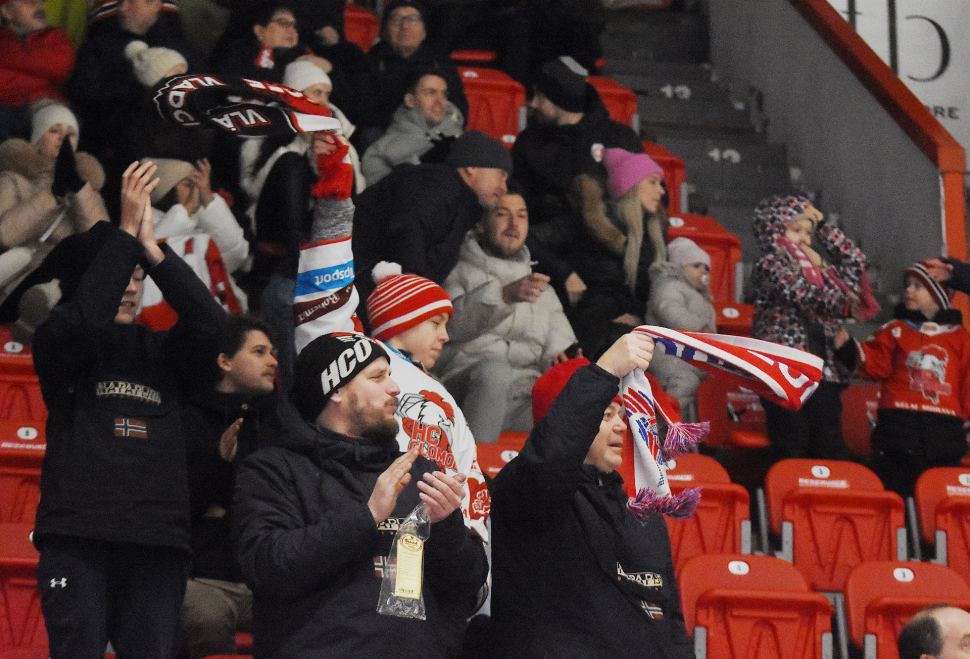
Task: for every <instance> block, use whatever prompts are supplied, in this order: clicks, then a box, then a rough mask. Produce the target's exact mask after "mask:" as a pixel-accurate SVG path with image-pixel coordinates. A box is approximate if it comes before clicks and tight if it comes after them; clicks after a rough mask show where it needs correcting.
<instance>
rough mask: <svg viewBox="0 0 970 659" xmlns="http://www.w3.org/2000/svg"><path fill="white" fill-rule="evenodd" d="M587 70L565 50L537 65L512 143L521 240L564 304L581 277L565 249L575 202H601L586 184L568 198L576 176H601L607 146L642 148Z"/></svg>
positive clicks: (574, 222)
mask: <svg viewBox="0 0 970 659" xmlns="http://www.w3.org/2000/svg"><path fill="white" fill-rule="evenodd" d="M587 75H588V74H587V71H586V69H584V68H583V67H582V66H580V65H579V64H578V63H577V62H576V61H575V60H574V59H573V58H571V57H567V56H563V57H559V58H558V59H554V60H552V61H551V62H548V63H547V64H546V65H545V66H543V67H542V69H541V70H540V71H539V72H538V73H537V74H536V75H535V79H534V80H535V81H534V83H533V86H532V89H531V94H532V96H531V98H530V99H529V125H528V127H527V128H526V129H525V130H524V131H522V133H521V134H520V135H519V136H518V138H517V139H516V140H515V144H514V145H513V146H512V163H513V166H512V171H513V174H514V176H515V179H516V180H517V181H519V182H520V183H521V184H522V187H523V189H524V193H525V194H524V197H525V200H526V204H527V205H528V207H529V221H530V222H531V225H530V230H529V240H528V242H527V245H528V246H529V251H530V252H532V255H533V256H534V257H535V258H537V259H538V260H539V268H538V270H539V271H540V272H543V273H545V274H547V275H549V276H550V277H551V279H552V285H553V286H554V287H555V288H556V292H558V293H559V296H560V298H561V299H562V302H563V306H564V307H566V308H569V306H571V305H575V304H576V302H578V301H579V298H580V297H581V295H582V291H583V290H585V285H584V284H583V282H582V281H581V280H580V279H579V276H578V275H577V274H576V273H575V272H574V270H573V268H572V266H571V265H570V264H569V261H568V259H564V258H563V256H564V255H565V254H567V253H568V251H569V250H570V248H571V247H572V245H571V242H572V241H574V240H575V239H576V238H577V237H578V236H582V235H583V233H582V229H581V226H582V225H581V213H580V209H582V208H584V207H586V206H587V205H589V204H594V203H602V200H601V199H592V198H586V196H587V195H590V194H591V193H590V191H588V190H587V189H585V188H583V189H579V190H577V193H576V194H575V195H574V196H573V197H572V203H570V201H571V197H570V195H571V193H572V191H573V188H574V181H576V180H577V177H579V176H580V175H581V174H588V175H592V176H594V177H596V178H599V179H601V180H604V181H605V179H606V171H605V169H604V167H603V165H602V160H603V153H604V152H605V151H606V149H610V148H620V149H624V150H626V151H630V152H632V153H643V143H642V142H641V140H640V136H639V135H637V134H636V132H635V131H634V130H633V129H632V128H630V127H629V126H626V125H624V124H621V123H619V122H618V121H614V120H613V119H610V115H609V112H607V110H606V106H605V105H603V101H602V100H601V99H600V97H599V94H597V93H596V90H595V89H594V88H593V86H592V85H591V84H589V82H588V81H587ZM579 248H580V249H582V245H579Z"/></svg>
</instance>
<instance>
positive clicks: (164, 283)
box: [33, 163, 226, 659]
mask: <svg viewBox="0 0 970 659" xmlns="http://www.w3.org/2000/svg"><path fill="white" fill-rule="evenodd" d="M135 165H137V163H134V164H133V165H132V166H131V167H130V168H129V169H128V170H127V171H126V172H125V176H124V182H123V184H122V185H123V187H122V189H123V193H124V197H123V200H122V215H121V222H120V228H119V227H110V229H109V231H108V235H107V236H106V240H105V243H104V246H103V247H102V248H101V250H100V251H99V252H98V254H97V256H96V257H95V258H94V260H93V261H92V262H91V264H90V266H89V267H88V269H87V272H85V274H84V276H83V278H82V279H81V282H80V284H79V285H78V289H77V293H76V295H75V297H74V299H73V300H72V301H71V302H68V303H66V304H63V305H61V306H58V307H55V308H54V310H53V311H51V313H50V315H49V316H48V318H47V320H46V321H45V322H44V323H43V324H42V325H41V326H40V327H38V328H37V332H36V334H35V336H34V343H33V346H34V365H35V367H36V369H37V375H38V377H39V378H40V386H41V392H42V393H43V396H44V403H45V404H46V405H47V409H48V417H47V452H46V454H45V455H44V464H43V469H42V471H41V484H40V490H41V494H40V504H39V506H38V508H37V519H36V522H35V527H34V535H33V539H34V544H35V545H37V548H38V550H39V551H40V562H39V564H38V566H37V583H38V585H39V586H40V589H41V609H42V611H43V613H44V623H45V626H46V628H47V635H48V638H49V639H50V651H51V657H52V658H53V659H68V658H72V659H73V658H76V657H98V656H103V655H104V649H105V646H106V645H107V643H108V641H111V644H112V646H113V647H114V649H115V652H116V653H117V654H118V656H119V657H132V658H138V657H144V658H146V659H147V658H149V657H156V658H157V657H170V656H174V652H175V650H176V648H177V642H178V630H179V619H180V613H181V610H182V599H183V595H184V593H185V574H186V568H187V565H188V557H189V492H188V489H189V488H188V482H187V478H186V474H185V441H184V433H183V426H182V419H181V409H180V401H181V398H182V395H183V393H184V391H185V390H186V388H187V387H188V382H189V381H191V378H192V377H193V376H194V374H195V370H194V365H195V363H196V361H197V358H198V355H199V353H200V351H201V350H202V347H203V346H205V345H208V344H209V343H210V342H212V341H214V339H215V336H217V335H218V334H219V333H220V332H221V331H222V328H223V327H224V323H225V322H226V314H225V312H224V311H223V309H222V308H221V307H220V306H219V304H218V303H217V302H216V301H215V299H214V298H213V297H212V295H211V294H210V293H209V291H208V289H207V288H206V286H205V285H204V284H203V283H202V282H201V281H200V280H199V278H198V277H196V276H195V274H194V273H193V272H192V270H191V269H190V268H189V267H188V266H187V265H186V264H185V262H183V261H182V260H181V259H180V258H179V257H178V256H177V255H176V254H174V253H173V252H171V250H169V249H168V248H167V247H159V245H158V244H156V242H155V236H154V230H153V222H152V213H151V205H150V199H149V193H150V192H151V190H152V189H153V188H154V186H155V184H157V179H154V172H155V166H154V165H152V164H151V163H147V164H145V165H142V166H140V167H137V168H136V167H135ZM152 179H154V180H155V183H152V182H151V181H152ZM145 274H147V275H149V276H151V277H152V279H153V280H154V281H155V283H156V284H157V285H158V287H159V288H160V289H161V290H162V293H163V294H164V295H165V299H166V300H167V301H168V302H169V303H170V304H171V305H172V307H173V308H174V309H175V311H176V312H177V313H178V316H179V321H178V323H176V324H175V326H174V327H173V328H172V329H171V330H169V331H168V332H152V331H150V330H149V329H148V328H146V327H144V326H142V325H139V324H137V323H135V322H134V319H135V314H136V313H137V310H138V305H139V301H140V299H141V293H142V287H143V277H144V275H145ZM119 302H120V304H119Z"/></svg>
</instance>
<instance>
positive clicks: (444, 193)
mask: <svg viewBox="0 0 970 659" xmlns="http://www.w3.org/2000/svg"><path fill="white" fill-rule="evenodd" d="M511 171H512V158H511V156H510V155H509V152H508V150H507V149H506V148H505V146H503V145H502V143H501V142H499V141H498V140H496V139H495V138H492V137H489V136H488V135H485V134H484V133H482V132H480V131H477V130H470V131H467V132H466V133H463V134H462V136H461V137H459V138H458V139H456V140H455V142H454V144H453V145H452V147H451V152H450V153H449V155H448V159H447V162H445V163H425V164H421V165H399V166H398V167H395V168H394V169H393V170H391V173H390V174H388V175H387V176H385V177H384V178H382V179H381V180H380V181H378V182H377V184H376V185H373V186H370V187H368V188H367V189H366V190H364V191H363V192H362V193H361V194H360V195H358V196H357V198H356V199H355V200H354V204H355V206H356V209H355V211H354V238H353V250H354V262H355V267H356V271H357V273H358V277H357V279H356V280H355V281H354V284H355V285H356V286H357V290H358V292H359V293H360V299H361V300H362V301H363V300H366V299H367V296H368V295H370V294H371V292H372V291H373V290H374V282H373V280H372V278H371V269H372V268H373V267H374V266H375V265H376V264H377V263H378V262H380V261H390V262H392V263H400V264H401V269H402V271H403V272H404V273H407V274H414V275H421V276H422V277H427V278H428V279H430V280H431V281H433V282H435V283H436V284H441V283H442V282H443V281H444V280H445V277H447V276H448V273H450V272H451V270H452V268H454V267H455V264H456V263H457V262H458V252H459V248H460V247H461V243H462V241H463V240H464V239H465V234H466V233H468V230H469V229H471V228H472V227H473V226H474V225H475V224H476V223H477V222H478V221H479V220H480V219H481V217H482V213H483V212H484V210H485V209H491V208H494V206H495V204H496V203H498V200H499V199H500V198H501V196H502V195H504V194H505V193H506V190H507V189H506V186H505V181H506V179H507V178H508V176H509V173H510V172H511ZM358 314H359V315H360V317H361V318H364V317H365V315H366V314H365V309H364V305H363V304H361V306H360V308H359V309H358Z"/></svg>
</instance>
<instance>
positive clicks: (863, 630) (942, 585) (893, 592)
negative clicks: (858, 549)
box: [845, 561, 970, 659]
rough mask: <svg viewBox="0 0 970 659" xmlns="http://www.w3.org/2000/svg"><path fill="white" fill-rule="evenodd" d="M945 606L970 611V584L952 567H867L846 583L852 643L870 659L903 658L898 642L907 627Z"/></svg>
mask: <svg viewBox="0 0 970 659" xmlns="http://www.w3.org/2000/svg"><path fill="white" fill-rule="evenodd" d="M940 602H946V603H947V604H950V605H952V606H956V607H958V608H961V609H964V610H967V611H970V586H968V585H967V582H966V581H964V580H963V577H961V576H960V575H959V574H957V573H956V572H955V571H953V570H951V569H950V568H948V567H946V566H944V565H937V564H936V563H921V562H919V561H874V562H869V563H862V564H860V565H858V566H857V567H855V568H853V570H852V571H851V572H850V573H849V576H848V579H846V586H845V610H846V615H847V617H848V626H849V640H850V641H851V642H852V644H853V645H855V646H856V647H857V648H861V649H862V650H863V657H864V659H876V658H877V657H878V659H899V654H898V652H897V647H896V639H897V637H898V636H899V632H900V630H901V629H902V628H903V625H905V624H906V621H907V620H909V619H910V618H911V617H912V615H913V614H914V613H916V612H917V611H919V610H920V609H922V608H924V607H926V606H929V605H930V604H937V603H940Z"/></svg>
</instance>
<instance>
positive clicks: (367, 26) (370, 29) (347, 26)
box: [344, 2, 381, 52]
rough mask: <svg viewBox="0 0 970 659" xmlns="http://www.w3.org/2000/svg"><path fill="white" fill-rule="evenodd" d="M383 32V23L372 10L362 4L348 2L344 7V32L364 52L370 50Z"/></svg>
mask: <svg viewBox="0 0 970 659" xmlns="http://www.w3.org/2000/svg"><path fill="white" fill-rule="evenodd" d="M380 33H381V25H380V22H379V21H378V20H377V16H375V15H374V14H373V13H372V12H370V11H368V10H367V9H366V8H364V7H361V6H360V5H355V4H351V3H349V2H348V3H347V4H346V6H345V7H344V34H345V36H346V37H347V41H351V42H353V43H355V44H357V45H358V46H360V47H361V49H362V50H363V51H364V52H367V51H368V50H370V47H371V46H373V45H374V43H375V42H376V41H377V38H378V37H379V36H380Z"/></svg>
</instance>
